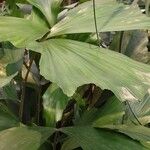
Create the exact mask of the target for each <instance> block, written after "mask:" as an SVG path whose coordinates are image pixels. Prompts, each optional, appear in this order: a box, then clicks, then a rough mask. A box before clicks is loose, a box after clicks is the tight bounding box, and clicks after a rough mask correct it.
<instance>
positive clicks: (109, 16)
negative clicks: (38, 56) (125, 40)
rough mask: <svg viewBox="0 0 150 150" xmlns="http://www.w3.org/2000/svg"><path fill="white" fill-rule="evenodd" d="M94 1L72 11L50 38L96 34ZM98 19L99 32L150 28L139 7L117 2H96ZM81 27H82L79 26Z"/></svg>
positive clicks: (148, 21)
mask: <svg viewBox="0 0 150 150" xmlns="http://www.w3.org/2000/svg"><path fill="white" fill-rule="evenodd" d="M93 16H94V14H93V3H92V1H89V2H85V3H83V4H81V5H79V6H78V7H76V8H74V9H72V10H70V11H69V12H68V14H67V15H66V17H65V18H64V19H62V20H61V21H60V22H58V23H57V24H56V25H55V26H54V27H53V28H52V29H51V34H50V36H57V35H62V34H71V33H89V32H95V25H94V17H93ZM96 18H97V26H98V31H99V32H106V31H122V30H133V29H148V28H150V18H148V17H146V15H144V14H142V12H141V11H140V9H139V8H138V6H136V5H135V6H128V5H124V4H121V3H117V2H115V0H108V1H106V0H96ZM79 25H80V26H79Z"/></svg>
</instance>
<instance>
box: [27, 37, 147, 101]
mask: <svg viewBox="0 0 150 150" xmlns="http://www.w3.org/2000/svg"><path fill="white" fill-rule="evenodd" d="M28 48H30V49H32V50H39V51H38V52H41V53H42V57H41V61H40V70H41V74H42V75H43V76H44V77H45V78H46V79H48V80H50V81H52V82H54V83H56V84H57V85H58V86H59V87H61V88H62V90H63V92H64V93H65V94H67V95H68V96H71V95H73V93H74V92H75V90H76V89H77V87H79V86H81V85H83V84H87V83H94V84H96V85H98V86H100V87H101V88H102V89H110V90H112V91H113V92H114V93H115V94H116V95H117V97H118V98H119V99H121V100H122V101H124V100H137V99H142V98H143V97H144V95H145V93H146V92H147V90H148V89H149V87H150V71H149V70H150V67H149V66H148V65H145V64H142V63H138V62H136V61H133V60H131V59H129V58H127V57H126V56H124V55H121V54H118V53H116V52H112V51H109V50H107V49H102V48H99V47H96V46H93V45H90V44H86V43H82V42H77V41H72V40H65V39H51V40H47V41H45V42H42V43H37V42H35V43H32V44H31V45H30V46H29V47H28ZM131 83H132V84H131Z"/></svg>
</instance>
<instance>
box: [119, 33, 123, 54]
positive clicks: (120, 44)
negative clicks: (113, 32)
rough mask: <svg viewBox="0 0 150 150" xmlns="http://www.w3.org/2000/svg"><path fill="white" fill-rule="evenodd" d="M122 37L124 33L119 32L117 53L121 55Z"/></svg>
mask: <svg viewBox="0 0 150 150" xmlns="http://www.w3.org/2000/svg"><path fill="white" fill-rule="evenodd" d="M123 35H124V31H121V32H120V41H119V53H121V49H122V41H123Z"/></svg>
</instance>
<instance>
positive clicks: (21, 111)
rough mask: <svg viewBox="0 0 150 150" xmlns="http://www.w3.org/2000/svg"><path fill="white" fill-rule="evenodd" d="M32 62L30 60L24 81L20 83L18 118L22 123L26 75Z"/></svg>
mask: <svg viewBox="0 0 150 150" xmlns="http://www.w3.org/2000/svg"><path fill="white" fill-rule="evenodd" d="M33 60H34V58H32V59H31V61H30V64H29V67H28V70H27V73H26V75H25V79H24V80H23V81H22V84H21V88H22V94H21V103H20V109H19V117H20V120H21V122H22V121H23V112H24V101H25V93H26V82H27V79H28V75H29V73H30V69H31V66H32V63H33Z"/></svg>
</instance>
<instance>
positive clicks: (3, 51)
mask: <svg viewBox="0 0 150 150" xmlns="http://www.w3.org/2000/svg"><path fill="white" fill-rule="evenodd" d="M23 53H24V51H23V49H17V48H15V47H13V46H12V45H11V44H10V43H8V42H5V43H2V47H1V48H0V83H1V84H0V87H2V86H4V85H6V84H7V83H9V82H10V80H11V79H12V78H13V77H14V76H15V75H16V73H17V71H18V70H19V69H20V68H21V65H22V57H23Z"/></svg>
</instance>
